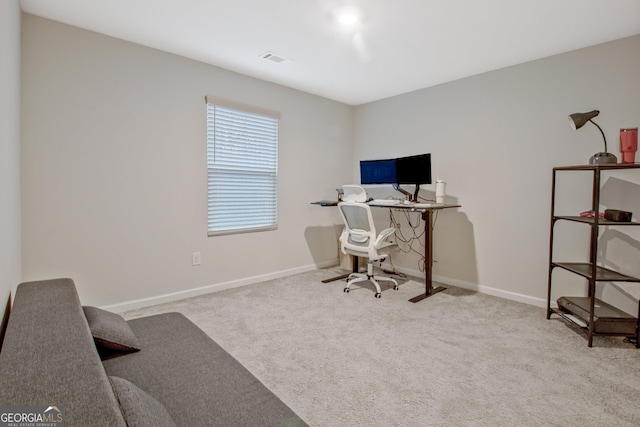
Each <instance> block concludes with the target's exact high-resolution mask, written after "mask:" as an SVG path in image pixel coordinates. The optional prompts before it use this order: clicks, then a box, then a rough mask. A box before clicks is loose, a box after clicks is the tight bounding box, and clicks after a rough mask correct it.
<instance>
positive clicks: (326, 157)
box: [22, 15, 353, 305]
mask: <svg viewBox="0 0 640 427" xmlns="http://www.w3.org/2000/svg"><path fill="white" fill-rule="evenodd" d="M22 34H23V40H22V43H23V70H22V77H23V82H24V84H23V93H22V96H23V98H22V99H23V104H24V107H23V127H22V130H23V135H22V141H23V143H22V150H23V168H22V179H23V182H22V196H23V223H24V233H23V245H24V259H23V264H24V277H25V280H34V279H41V278H47V277H60V276H63V277H72V278H73V279H75V281H76V283H77V285H78V287H79V291H80V294H81V295H80V296H81V298H82V299H83V302H84V303H86V304H96V305H112V304H117V303H122V302H125V301H132V300H140V299H146V298H153V297H156V296H159V295H167V294H174V293H181V292H188V291H191V290H193V289H197V288H200V287H214V288H215V287H216V286H218V287H223V286H232V285H237V284H240V283H246V282H248V281H249V282H250V281H252V280H259V279H263V278H268V277H273V276H278V275H284V274H290V273H292V272H297V271H301V270H305V269H311V268H315V267H316V266H317V265H326V264H331V263H335V262H337V258H338V254H337V243H336V241H337V238H336V230H335V228H334V224H335V223H337V222H339V218H338V217H337V212H335V210H334V209H322V208H320V207H318V206H314V205H310V202H311V201H313V200H318V199H326V198H332V197H335V188H336V186H338V185H341V184H342V183H343V182H344V181H346V180H348V179H350V177H351V157H350V156H345V155H344V153H346V152H349V148H350V146H351V140H352V134H353V108H352V107H350V106H346V105H344V104H340V103H337V102H334V101H329V100H327V99H324V98H320V97H317V96H314V95H309V94H306V93H303V92H299V91H296V90H292V89H289V88H285V87H283V86H279V85H275V84H271V83H267V82H264V81H260V80H256V79H252V78H248V77H245V76H242V75H239V74H236V73H232V72H229V71H226V70H223V69H220V68H216V67H213V66H210V65H206V64H203V63H199V62H196V61H192V60H189V59H185V58H182V57H179V56H175V55H171V54H168V53H164V52H160V51H157V50H154V49H150V48H146V47H142V46H140V45H136V44H132V43H128V42H124V41H121V40H118V39H114V38H110V37H106V36H103V35H99V34H96V33H92V32H88V31H85V30H81V29H78V28H75V27H71V26H68V25H63V24H60V23H56V22H54V21H50V20H46V19H42V18H38V17H35V16H32V15H23V33H22ZM205 95H213V96H216V97H219V98H223V99H225V98H226V99H230V100H233V101H236V102H240V103H245V104H249V105H254V106H257V107H263V108H267V109H270V110H276V111H280V112H281V119H280V145H279V150H280V158H279V187H278V193H279V195H278V197H279V206H278V208H279V228H278V230H276V231H270V232H261V233H250V234H239V235H232V236H218V237H210V238H208V237H207V225H206V209H207V206H206V195H207V188H206V182H207V178H206V111H205V101H204V97H205ZM310 224H312V225H313V226H310ZM192 252H201V253H202V265H200V266H196V267H193V266H192V265H191V253H192ZM180 295H183V294H180Z"/></svg>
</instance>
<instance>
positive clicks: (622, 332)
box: [547, 163, 640, 348]
mask: <svg viewBox="0 0 640 427" xmlns="http://www.w3.org/2000/svg"><path fill="white" fill-rule="evenodd" d="M618 169H629V170H631V169H633V170H638V169H640V164H638V163H634V164H599V165H580V166H563V167H556V168H553V181H552V190H551V225H550V236H549V278H548V289H547V319H550V318H551V315H552V314H557V315H559V316H560V317H562V318H563V319H565V320H566V321H568V322H570V323H572V324H574V325H577V326H578V327H579V328H581V329H582V330H583V331H584V332H585V333H586V334H587V339H588V346H589V347H591V346H592V345H593V337H594V336H595V335H615V336H628V337H631V338H632V339H633V340H634V341H635V345H636V347H637V348H640V301H639V303H638V315H637V317H634V316H631V315H629V314H627V313H625V312H623V311H622V310H619V309H617V308H615V307H613V306H611V305H609V304H607V303H605V302H603V301H601V300H599V299H598V298H596V297H595V295H596V286H597V285H598V283H599V282H640V278H637V277H632V276H629V275H626V274H621V273H619V272H617V271H615V270H612V269H609V268H605V267H601V266H599V265H598V264H597V261H598V259H597V254H598V235H599V231H600V227H606V226H616V227H633V226H639V225H640V223H638V222H635V221H634V222H615V221H609V220H606V219H604V218H599V216H598V215H595V217H593V218H590V217H581V216H565V215H556V214H555V201H556V175H557V172H559V171H587V172H592V173H593V188H592V196H591V210H592V211H593V212H599V208H600V190H601V185H600V184H601V181H600V179H601V172H602V171H610V170H618ZM558 221H570V222H576V223H581V224H585V225H587V226H589V227H590V228H591V237H590V251H589V262H557V261H554V258H553V239H554V235H553V234H554V228H555V225H556V223H557V222H558ZM556 267H558V268H561V269H563V270H566V271H569V272H571V273H573V274H577V275H579V276H582V277H584V278H585V279H586V280H587V282H588V290H587V296H586V297H585V296H576V297H564V296H563V297H560V298H558V308H552V307H551V287H552V286H551V285H552V273H553V270H554V269H555V268H556Z"/></svg>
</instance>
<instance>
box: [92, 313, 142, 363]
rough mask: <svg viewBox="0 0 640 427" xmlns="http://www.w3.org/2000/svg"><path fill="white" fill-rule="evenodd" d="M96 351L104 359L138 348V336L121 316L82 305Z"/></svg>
mask: <svg viewBox="0 0 640 427" xmlns="http://www.w3.org/2000/svg"><path fill="white" fill-rule="evenodd" d="M82 309H83V310H84V315H85V317H86V318H87V322H88V323H89V329H91V335H93V340H94V341H95V343H96V347H97V349H98V353H100V356H101V357H102V358H103V359H104V358H107V357H112V356H114V354H115V355H117V354H118V353H122V352H124V353H130V352H134V351H138V350H140V345H139V344H138V338H137V337H136V336H135V334H134V333H133V331H132V330H131V327H130V326H129V324H128V323H127V321H126V320H124V318H123V317H122V316H120V315H119V314H116V313H112V312H110V311H106V310H102V309H100V308H97V307H89V306H84V307H82Z"/></svg>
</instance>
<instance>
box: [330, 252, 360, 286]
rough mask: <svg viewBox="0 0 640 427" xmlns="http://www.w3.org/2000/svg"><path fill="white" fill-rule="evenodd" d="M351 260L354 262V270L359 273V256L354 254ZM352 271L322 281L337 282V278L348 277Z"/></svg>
mask: <svg viewBox="0 0 640 427" xmlns="http://www.w3.org/2000/svg"><path fill="white" fill-rule="evenodd" d="M351 262H353V269H352V271H353V272H354V273H357V272H358V271H359V269H358V267H359V265H360V261H359V260H358V257H357V256H355V255H353V256H352V257H351ZM350 274H351V273H347V274H341V275H340V276H336V277H331V278H330V279H324V280H323V281H322V283H330V282H335V281H336V280H342V279H346V278H347V277H349V275H350Z"/></svg>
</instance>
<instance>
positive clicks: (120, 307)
mask: <svg viewBox="0 0 640 427" xmlns="http://www.w3.org/2000/svg"><path fill="white" fill-rule="evenodd" d="M339 263H340V260H339V259H337V258H336V259H335V260H328V261H324V262H322V263H319V264H310V265H305V266H302V267H297V268H292V269H288V270H281V271H276V272H273V273H268V274H262V275H259V276H253V277H246V278H242V279H238V280H231V281H229V282H223V283H215V284H212V285H207V286H202V287H200V288H195V289H187V290H184V291H179V292H172V293H169V294H164V295H158V296H153V297H149V298H142V299H137V300H132V301H126V302H122V303H118V304H112V305H108V306H104V307H102V308H103V309H105V310H109V311H114V312H116V313H123V312H125V311H129V310H136V309H138V308H143V307H149V306H152V305H157V304H163V303H167V302H172V301H177V300H181V299H185V298H191V297H195V296H199V295H204V294H208V293H211V292H218V291H223V290H225V289H232V288H239V287H241V286H246V285H251V284H254V283H260V282H264V281H266V280H273V279H279V278H281V277H287V276H291V275H294V274H299V273H305V272H307V271H312V270H316V269H319V268H329V267H335V266H338V265H339ZM396 270H397V271H399V272H401V273H404V274H406V275H407V276H411V277H415V278H423V277H424V273H423V272H421V271H418V270H411V269H406V268H398V267H396ZM433 280H434V281H435V282H438V283H441V284H443V285H451V286H455V287H458V288H462V289H468V290H470V291H476V292H480V293H483V294H487V295H493V296H496V297H500V298H505V299H508V300H512V301H518V302H522V303H525V304H529V305H534V306H536V307H543V308H546V306H547V301H546V300H545V299H542V298H535V297H532V296H529V295H523V294H518V293H515V292H510V291H505V290H502V289H496V288H492V287H489V286H483V285H478V284H476V283H470V282H465V281H463V280H458V279H452V278H450V277H444V276H438V275H434V276H433Z"/></svg>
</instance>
